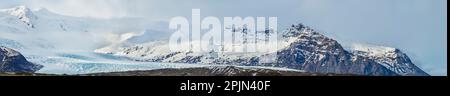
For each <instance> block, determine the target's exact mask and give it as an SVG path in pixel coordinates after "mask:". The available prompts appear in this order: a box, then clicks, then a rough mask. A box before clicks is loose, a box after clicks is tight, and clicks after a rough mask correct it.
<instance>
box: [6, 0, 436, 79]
mask: <svg viewBox="0 0 450 96" xmlns="http://www.w3.org/2000/svg"><path fill="white" fill-rule="evenodd" d="M133 21H136V22H138V21H139V19H130V18H128V19H115V20H102V19H92V18H81V17H70V16H63V15H58V14H55V13H52V12H50V11H48V10H46V9H40V10H30V9H29V8H27V7H25V6H18V7H15V8H10V9H1V10H0V33H1V34H8V35H9V34H14V35H17V34H20V33H27V32H68V33H74V32H86V33H89V32H95V31H99V30H101V31H104V32H112V31H123V30H125V31H130V32H136V30H138V31H142V30H144V31H143V32H141V34H131V33H130V34H128V33H124V32H122V33H120V34H121V36H120V38H119V39H118V40H116V41H115V42H114V43H112V44H109V45H106V46H105V47H102V48H99V49H97V50H95V52H97V53H102V54H112V55H116V56H125V57H129V58H132V59H133V60H136V61H142V62H168V63H195V64H227V65H238V66H269V67H281V68H291V69H296V70H303V71H306V72H312V73H323V74H327V73H334V74H355V75H370V76H428V74H427V73H425V72H424V71H423V70H421V69H420V68H418V67H417V66H416V65H414V63H413V62H412V61H411V60H410V58H409V57H408V56H407V55H406V54H405V53H403V52H401V51H400V49H396V48H390V47H382V46H373V45H362V44H361V45H354V46H353V48H352V49H347V50H346V49H344V48H343V47H342V45H341V44H340V43H339V42H337V41H336V40H333V39H332V38H329V37H326V36H324V35H322V34H320V33H319V32H316V31H314V30H313V29H311V28H309V27H307V26H306V25H303V24H294V25H292V26H290V27H288V28H286V29H285V30H281V31H279V32H278V34H279V39H280V40H279V45H278V48H277V49H276V51H275V52H273V53H266V54H222V53H211V52H208V53H193V52H189V51H179V52H172V51H170V50H169V48H168V45H167V40H166V39H165V38H169V36H170V32H165V31H166V30H165V29H163V28H161V27H162V26H161V24H156V25H155V26H159V27H155V28H146V27H147V26H151V23H149V24H136V26H129V24H133ZM117 24H118V25H117ZM127 24H128V25H127ZM165 28H168V27H165ZM3 37H5V38H2V36H0V45H1V46H6V47H9V48H12V49H16V50H19V51H21V50H27V49H26V48H27V47H30V45H28V44H21V43H19V42H17V40H11V38H6V37H8V36H5V35H4V36H3ZM44 41H45V40H44ZM47 41H49V42H50V40H47ZM40 43H42V42H38V43H37V44H36V43H30V44H36V45H38V46H31V47H43V48H54V46H58V45H52V44H53V43H44V44H40ZM7 49H8V48H5V47H2V50H7ZM8 50H9V49H8ZM6 52H10V51H4V52H2V53H0V55H1V54H10V53H6ZM14 52H15V51H14ZM275 53H276V54H277V55H276V57H275V58H276V60H277V61H276V62H272V63H265V62H260V61H261V59H262V57H264V56H267V55H270V54H275ZM15 54H17V53H15ZM211 55H214V56H211ZM2 56H3V55H2ZM6 57H8V55H5V56H3V57H2V58H6ZM16 57H23V56H21V55H20V56H19V55H16ZM0 59H1V58H0ZM11 60H13V61H11ZM11 60H9V61H8V62H5V61H4V60H3V61H2V62H1V63H0V64H3V65H2V66H4V65H5V64H6V63H8V64H16V63H14V62H21V63H23V64H24V66H22V65H20V67H15V68H17V69H18V70H19V69H20V70H22V69H23V70H26V71H27V72H34V71H36V70H37V69H40V68H41V67H42V66H41V67H39V66H38V65H35V64H32V63H29V62H26V60H25V59H24V58H19V59H11ZM16 60H17V61H16ZM11 62H13V63H11ZM25 65H26V66H29V67H26V66H25ZM2 66H0V68H4V67H2ZM44 67H45V66H44ZM0 70H1V69H0ZM3 70H5V69H3ZM8 70H9V69H8ZM11 70H12V69H11ZM14 70H15V69H14Z"/></svg>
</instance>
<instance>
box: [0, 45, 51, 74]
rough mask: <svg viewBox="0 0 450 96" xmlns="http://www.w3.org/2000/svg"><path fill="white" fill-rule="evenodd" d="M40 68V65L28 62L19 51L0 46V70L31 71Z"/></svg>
mask: <svg viewBox="0 0 450 96" xmlns="http://www.w3.org/2000/svg"><path fill="white" fill-rule="evenodd" d="M41 68H42V65H38V64H34V63H31V62H28V61H27V60H26V59H25V57H24V56H23V55H22V54H20V53H19V52H17V51H15V50H13V49H10V48H6V47H3V46H0V72H27V73H33V72H35V71H37V70H39V69H41Z"/></svg>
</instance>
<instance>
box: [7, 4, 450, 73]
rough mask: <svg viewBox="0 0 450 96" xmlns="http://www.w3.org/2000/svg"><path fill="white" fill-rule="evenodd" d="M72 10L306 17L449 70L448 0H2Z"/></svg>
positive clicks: (338, 33) (433, 68) (348, 39)
mask: <svg viewBox="0 0 450 96" xmlns="http://www.w3.org/2000/svg"><path fill="white" fill-rule="evenodd" d="M17 5H26V6H29V7H32V8H43V7H44V8H47V9H48V10H50V11H52V12H56V13H59V14H64V15H70V16H79V17H80V16H81V17H95V18H121V17H142V18H147V19H154V20H162V21H168V20H169V19H170V18H172V17H174V16H187V17H188V16H190V15H191V9H192V8H199V9H201V13H202V16H217V17H224V16H242V17H245V16H254V17H256V16H265V17H269V16H277V17H278V21H279V25H278V26H279V28H278V29H283V27H285V26H289V25H290V24H293V23H299V22H301V23H304V24H306V25H308V26H312V27H313V28H314V29H316V30H319V31H321V32H322V33H324V34H326V35H327V36H329V37H332V38H334V39H337V40H338V41H340V42H341V43H343V44H344V46H345V45H349V44H351V43H356V42H355V41H357V42H359V43H369V44H375V45H383V46H391V47H396V48H399V49H401V50H402V51H404V52H405V53H407V54H408V55H409V56H410V57H411V59H412V60H413V61H414V63H415V64H416V65H418V66H420V67H421V68H422V69H424V70H425V71H426V72H428V73H430V74H432V75H447V59H446V58H447V27H446V26H447V1H446V0H1V1H0V8H8V7H13V6H17Z"/></svg>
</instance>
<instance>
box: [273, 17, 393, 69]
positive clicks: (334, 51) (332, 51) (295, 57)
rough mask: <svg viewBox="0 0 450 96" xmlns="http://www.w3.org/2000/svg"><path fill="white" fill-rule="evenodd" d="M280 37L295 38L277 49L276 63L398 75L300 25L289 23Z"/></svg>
mask: <svg viewBox="0 0 450 96" xmlns="http://www.w3.org/2000/svg"><path fill="white" fill-rule="evenodd" d="M300 27H302V28H300ZM283 37H285V38H294V40H295V41H294V42H293V43H291V45H289V46H288V47H287V48H284V49H282V50H280V51H279V52H278V61H279V62H278V64H277V66H281V67H288V68H294V69H300V70H305V71H308V72H318V73H339V74H359V75H375V76H396V75H398V74H396V73H395V72H393V71H391V70H389V69H387V68H385V67H384V66H382V65H380V64H378V63H376V62H375V61H373V60H371V59H369V58H366V57H362V56H356V55H353V54H352V53H349V52H347V51H346V50H345V49H344V48H343V47H342V46H341V45H340V44H339V43H338V42H337V41H335V40H333V39H330V38H328V37H325V36H323V35H321V34H319V33H317V32H314V31H313V30H310V29H308V28H307V27H304V26H303V25H297V26H293V27H292V28H290V29H288V32H286V34H285V35H284V36H283Z"/></svg>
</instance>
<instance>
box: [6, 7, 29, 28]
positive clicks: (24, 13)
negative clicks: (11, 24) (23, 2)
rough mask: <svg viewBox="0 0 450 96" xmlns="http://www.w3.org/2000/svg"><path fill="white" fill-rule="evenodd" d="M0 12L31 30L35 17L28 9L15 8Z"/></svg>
mask: <svg viewBox="0 0 450 96" xmlns="http://www.w3.org/2000/svg"><path fill="white" fill-rule="evenodd" d="M1 11H3V12H6V13H8V14H9V15H12V16H15V17H17V18H18V19H20V20H21V21H22V22H23V23H25V24H26V25H27V26H29V27H31V28H33V27H34V25H33V20H34V19H37V16H36V15H34V14H33V12H32V11H31V10H30V8H28V7H26V6H16V7H13V8H10V9H2V10H1Z"/></svg>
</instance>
